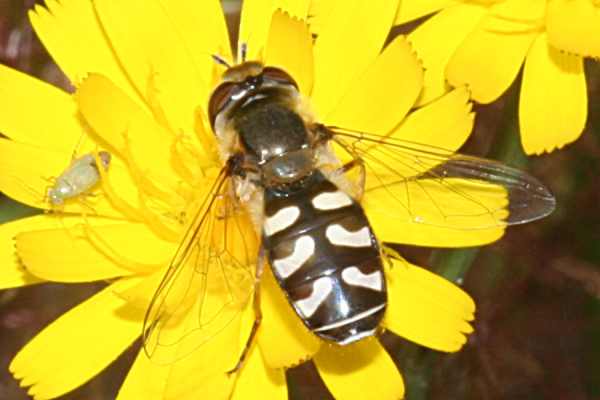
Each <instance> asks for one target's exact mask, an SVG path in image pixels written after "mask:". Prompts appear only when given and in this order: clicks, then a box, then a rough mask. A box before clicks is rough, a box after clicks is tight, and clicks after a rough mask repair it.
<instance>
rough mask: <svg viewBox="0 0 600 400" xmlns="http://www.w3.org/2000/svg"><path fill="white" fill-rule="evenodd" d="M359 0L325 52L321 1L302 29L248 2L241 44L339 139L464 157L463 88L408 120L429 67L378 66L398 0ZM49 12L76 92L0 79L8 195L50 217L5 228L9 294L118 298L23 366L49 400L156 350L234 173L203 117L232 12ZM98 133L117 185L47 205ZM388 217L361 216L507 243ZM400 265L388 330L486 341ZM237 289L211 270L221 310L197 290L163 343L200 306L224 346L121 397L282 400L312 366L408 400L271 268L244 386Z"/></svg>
mask: <svg viewBox="0 0 600 400" xmlns="http://www.w3.org/2000/svg"><path fill="white" fill-rule="evenodd" d="M282 3H283V2H282ZM346 3H347V2H340V6H339V10H340V12H339V13H334V14H331V15H330V17H329V18H320V19H319V23H320V24H321V25H319V32H318V38H317V39H316V40H315V41H314V42H313V38H312V35H311V32H309V30H308V28H307V26H306V24H305V22H304V21H305V20H306V18H307V16H308V15H316V14H315V13H317V12H318V9H316V8H315V9H311V8H310V7H311V5H310V4H309V3H308V2H306V1H300V0H298V1H288V2H285V8H284V9H285V10H286V11H287V12H288V13H289V14H290V15H291V16H292V17H293V18H291V17H289V16H288V15H287V14H284V13H281V12H277V13H275V14H273V12H274V10H275V5H273V4H271V2H264V1H258V0H256V1H246V2H245V3H244V8H243V12H242V19H241V26H240V41H241V42H243V43H247V45H248V58H249V59H255V60H259V61H262V62H264V63H265V64H268V65H275V66H280V67H282V68H284V69H285V70H286V71H288V72H289V73H290V74H291V75H293V76H294V77H295V78H296V80H297V81H298V82H299V86H300V88H301V91H302V93H303V94H304V95H305V96H307V97H309V98H310V102H311V104H312V106H313V108H314V111H315V113H316V114H317V115H318V116H319V117H320V121H322V122H324V123H327V124H332V125H340V126H345V127H351V128H354V129H359V130H361V129H362V130H365V131H369V132H376V133H377V132H379V133H384V134H388V135H391V136H395V137H401V138H404V139H407V140H413V141H418V142H420V143H425V144H427V143H429V144H433V145H437V146H440V147H444V148H447V149H451V150H452V149H457V148H459V147H460V146H461V145H462V144H463V142H464V141H465V140H466V138H467V136H468V134H469V132H470V130H471V127H472V123H473V115H472V113H471V112H470V105H469V104H468V93H467V92H466V90H465V89H457V90H455V91H453V92H451V93H449V94H447V95H445V96H443V97H441V98H440V99H439V100H437V101H435V102H432V103H431V104H430V105H428V106H426V107H423V108H421V109H418V110H416V111H413V112H409V111H410V109H411V108H412V107H413V106H414V104H415V102H416V101H417V98H418V95H419V93H420V91H421V89H422V85H423V76H422V69H421V65H420V64H419V63H418V61H417V60H416V58H415V56H414V54H413V53H412V51H411V49H410V47H409V46H408V44H407V42H406V40H405V39H404V38H403V37H399V38H397V39H395V40H394V41H393V42H392V43H391V44H390V45H389V46H388V47H387V48H386V49H385V50H384V51H383V52H382V53H381V49H382V47H383V43H384V41H385V39H386V37H387V35H388V32H389V29H390V27H391V26H392V22H393V18H394V15H395V10H396V7H397V2H396V1H390V2H381V3H378V4H375V3H368V4H367V3H364V2H362V1H357V2H356V6H355V7H346ZM46 7H47V8H43V7H41V6H37V7H36V8H35V10H34V11H32V12H31V14H30V18H31V22H32V24H33V26H34V28H35V30H36V32H37V34H38V35H39V37H40V39H41V40H42V42H43V43H44V45H45V46H46V48H47V49H48V51H49V52H50V54H52V56H53V57H54V59H55V61H56V63H57V64H58V65H59V66H60V68H61V69H62V70H63V71H64V72H65V73H66V74H67V76H68V77H69V79H70V80H71V82H72V83H73V84H74V86H75V87H76V88H77V93H76V95H75V96H71V95H70V94H68V93H65V92H63V91H61V90H59V89H57V88H55V87H52V86H50V85H48V84H46V83H43V82H40V81H37V80H36V79H34V78H32V77H29V76H26V75H24V74H21V73H19V72H17V71H15V70H12V69H10V68H7V67H4V66H0V93H1V94H2V95H1V96H0V109H2V110H3V111H4V112H3V115H2V118H0V131H2V132H3V133H5V134H6V135H7V136H8V137H9V139H10V140H9V139H0V169H1V170H2V174H0V190H1V191H2V192H4V193H6V194H7V195H9V196H11V197H12V198H14V199H16V200H18V201H21V202H23V203H26V204H28V205H30V206H33V207H37V208H40V209H45V210H48V209H50V210H52V212H51V213H46V214H42V215H38V216H34V217H30V218H26V219H22V220H19V221H15V222H11V223H8V224H4V225H2V226H1V227H0V239H2V240H1V242H0V243H3V245H2V246H4V247H3V248H2V250H3V251H2V252H0V257H1V260H2V264H3V266H4V267H3V268H2V270H1V272H0V288H8V287H18V286H24V285H28V284H34V283H39V282H44V281H57V282H86V281H108V282H109V284H108V286H107V287H106V288H105V289H104V290H102V291H100V292H99V293H98V294H96V295H95V296H93V297H92V298H90V299H88V300H86V301H85V302H83V303H81V304H80V305H78V306H76V307H75V308H73V309H72V310H70V311H68V312H67V313H65V314H64V315H63V316H61V317H60V318H58V319H57V320H56V321H54V322H53V323H52V324H50V325H49V326H48V327H47V328H46V329H44V330H43V331H42V332H41V333H39V334H38V336H36V337H35V338H34V339H33V340H31V341H30V342H29V343H28V344H27V345H26V346H25V347H24V348H23V349H22V350H21V351H20V352H19V354H18V355H17V356H16V357H15V359H14V360H13V361H12V363H11V365H10V370H11V371H12V373H13V374H14V376H15V377H16V378H17V379H19V380H20V381H21V385H22V386H27V387H29V393H30V394H31V395H32V396H33V397H34V398H36V399H49V398H54V397H57V396H60V395H62V394H64V393H66V392H69V391H70V390H72V389H74V388H76V387H78V386H80V385H82V384H83V383H84V382H86V381H88V380H89V379H91V378H93V377H94V376H95V375H96V374H98V373H99V372H100V371H101V370H102V369H104V368H105V367H106V366H107V365H109V364H110V363H111V362H112V361H113V360H114V359H115V358H116V357H118V355H119V354H121V353H122V352H123V351H124V350H125V349H126V348H127V347H129V346H130V345H131V344H132V343H134V341H135V340H136V339H138V338H139V336H140V334H141V329H142V328H141V327H142V322H143V319H144V313H145V309H146V307H147V305H148V303H149V302H150V300H151V298H152V295H153V293H154V290H155V289H156V287H157V286H158V283H159V282H160V279H161V277H162V276H163V275H164V273H165V271H166V268H167V266H168V265H169V263H170V262H171V259H172V257H173V255H174V254H175V252H176V250H177V248H178V245H179V243H180V242H181V239H182V236H183V235H184V233H185V229H184V228H185V226H186V225H187V224H189V223H190V220H192V218H193V216H194V215H195V213H196V210H197V209H198V208H199V207H200V206H199V204H200V203H201V201H202V200H203V199H204V196H205V195H206V193H207V192H208V188H209V187H210V186H211V184H212V182H213V181H214V178H215V176H216V173H217V171H218V170H219V168H220V167H221V165H220V163H219V161H218V158H217V157H216V143H215V141H214V138H213V134H212V132H211V131H210V125H209V124H207V121H206V111H205V107H206V105H207V102H208V98H209V95H210V93H211V90H212V89H213V88H214V86H215V85H216V84H217V83H218V81H219V76H220V73H221V72H222V69H221V67H220V66H219V65H217V64H216V63H215V62H214V60H213V59H212V57H211V56H212V55H219V56H221V57H224V58H225V59H228V60H232V55H231V50H230V44H229V39H228V35H227V29H226V26H225V21H224V18H223V15H222V11H221V9H220V6H219V3H218V2H217V1H216V0H214V1H196V0H182V1H178V2H166V1H161V0H144V1H142V0H129V1H112V0H94V1H93V2H92V1H87V0H61V1H60V2H58V1H55V0H48V1H47V5H46ZM321 15H323V14H321ZM83 132H85V134H86V135H87V136H86V137H87V139H86V140H84V141H83V145H82V148H79V151H80V152H86V151H95V150H96V149H98V148H101V149H104V150H108V151H110V152H111V154H112V155H113V157H112V162H111V164H110V167H109V168H108V170H107V171H106V172H104V171H103V170H102V169H101V172H102V182H101V185H100V187H99V188H97V190H96V191H95V192H94V193H93V196H84V197H83V198H81V199H73V200H71V201H67V202H66V204H65V205H64V207H61V208H59V209H53V208H52V207H50V205H49V204H48V203H47V202H46V201H45V200H44V195H43V194H44V193H45V192H46V188H47V186H48V180H47V178H49V177H56V176H58V175H59V174H60V173H61V171H63V170H64V169H65V167H66V166H67V165H68V161H69V159H70V158H71V156H72V152H73V149H74V148H76V147H77V143H79V142H80V138H81V135H82V133H83ZM434 194H435V193H434ZM384 202H385V199H384V198H383V197H377V196H370V197H369V196H368V195H366V196H365V199H364V202H363V206H364V207H365V211H366V213H367V216H368V217H369V220H370V221H371V224H372V226H373V227H374V230H375V232H376V234H377V235H378V238H379V239H380V240H381V241H382V242H402V243H409V244H420V245H425V246H442V247H461V246H473V245H478V244H483V243H489V242H491V241H493V240H495V239H497V238H498V237H499V236H501V235H502V229H489V230H485V231H470V230H460V229H458V230H448V229H444V228H441V227H436V226H426V225H419V224H415V223H411V221H412V219H411V216H410V215H408V213H407V215H406V218H404V219H398V218H396V219H394V218H392V219H390V217H389V215H387V213H386V212H385V203H384ZM382 204H383V205H382ZM424 207H431V208H433V207H434V204H432V203H426V204H425V205H424ZM457 207H460V204H458V205H457ZM430 211H431V212H435V210H430ZM240 218H241V219H240V222H239V225H238V228H237V230H236V231H235V232H231V233H232V235H234V236H230V237H229V238H230V239H232V240H235V239H238V240H239V241H238V242H235V241H234V242H233V243H240V245H239V248H240V249H239V250H240V252H242V251H244V250H251V251H249V252H248V254H249V255H248V256H247V260H246V261H247V262H248V263H249V264H251V263H252V262H255V260H256V256H255V255H256V248H257V246H258V243H257V238H256V237H255V235H254V232H253V231H252V228H251V225H250V223H249V222H248V221H244V220H242V219H243V216H242V217H240ZM12 238H15V243H16V251H17V255H18V259H17V257H15V253H14V248H13V243H12ZM213 239H214V238H207V240H213ZM394 264H396V265H395V267H394V268H391V267H390V266H389V265H388V266H386V270H385V272H386V279H387V283H388V290H389V294H388V295H389V304H388V310H387V314H386V317H385V320H384V323H383V325H384V327H385V329H388V330H390V331H391V332H394V333H396V334H398V335H400V336H402V337H404V338H406V339H408V340H411V341H414V342H416V343H419V344H421V345H424V346H427V347H430V348H433V349H436V350H440V351H446V352H453V351H457V350H459V349H460V348H461V347H462V346H463V345H464V343H465V341H466V335H467V334H469V333H470V332H471V331H472V328H471V326H470V324H469V322H468V321H471V320H472V319H473V314H474V311H475V306H474V304H473V301H472V300H471V298H470V297H469V296H468V295H467V294H465V293H464V292H463V291H461V290H460V289H459V288H457V287H455V286H454V285H453V284H451V283H450V282H447V281H445V280H444V279H442V278H440V277H437V276H435V275H434V274H432V273H429V272H427V271H426V270H424V269H422V268H419V267H416V266H412V265H409V264H407V263H404V262H394ZM229 267H231V266H225V268H229ZM242 271H244V270H242ZM187 272H188V273H192V274H193V272H194V270H193V268H188V269H187ZM240 275H241V276H240V278H241V281H243V280H244V275H243V274H240ZM188 277H191V275H189V276H188ZM192 279H193V277H192ZM180 282H181V280H180ZM183 282H185V280H183ZM227 283H229V284H230V283H231V282H227ZM224 285H225V283H224V282H223V279H222V277H221V276H220V273H219V271H218V270H216V269H213V270H211V271H209V276H208V289H206V290H205V291H204V293H205V296H204V297H202V296H200V292H198V296H197V297H195V303H194V304H191V305H189V307H187V305H186V307H183V310H184V311H185V312H183V314H184V315H183V316H182V320H180V321H179V324H176V325H175V326H172V327H170V328H172V331H171V332H166V333H165V334H173V335H174V336H173V337H176V336H177V334H180V333H181V330H185V329H186V324H187V323H189V322H190V321H192V322H194V323H197V321H195V320H194V318H197V315H198V314H197V313H194V312H193V310H195V307H199V306H200V305H199V304H198V303H199V301H200V300H202V301H203V302H204V303H203V304H202V307H204V309H203V312H206V313H208V314H211V313H212V314H211V315H213V316H217V318H227V323H226V324H222V325H221V326H220V328H222V329H219V332H216V333H218V334H215V335H213V336H214V337H212V338H211V339H210V340H206V341H205V342H204V343H201V344H197V345H195V347H197V348H194V349H193V350H194V351H190V352H189V354H188V352H187V350H189V349H183V350H181V349H179V348H177V346H173V350H174V351H176V352H178V351H180V350H181V352H182V354H183V353H185V355H186V357H181V358H180V359H178V360H176V361H175V362H171V363H166V365H165V364H162V363H155V362H153V361H152V360H149V359H148V358H147V356H146V355H145V354H144V352H140V354H139V356H138V357H137V359H136V361H135V363H134V365H133V367H132V369H131V371H130V372H129V374H128V376H127V378H126V380H125V382H124V384H123V386H122V388H121V390H120V392H119V396H118V399H121V400H123V399H125V400H127V399H136V400H137V399H171V398H173V399H186V398H198V396H202V397H204V398H208V399H220V398H229V396H230V394H231V393H233V395H232V396H233V398H239V399H248V398H254V397H256V396H257V393H260V396H261V397H263V398H268V399H277V398H282V399H283V398H287V388H286V383H285V369H286V368H289V367H291V366H294V365H297V364H298V363H300V362H303V361H304V360H308V359H312V360H313V361H314V363H315V364H316V367H317V369H318V371H319V373H320V375H321V377H322V378H323V380H324V382H325V384H326V385H327V387H328V389H329V390H330V391H331V392H332V393H333V395H334V396H335V397H336V398H338V399H363V398H366V397H373V398H378V399H398V398H401V397H402V396H403V392H404V388H403V381H402V378H401V375H400V374H399V372H398V371H397V369H396V367H395V366H394V363H393V362H392V360H391V358H390V357H389V355H388V354H387V353H386V352H385V350H384V349H383V347H382V346H381V345H380V344H379V342H378V340H377V339H376V338H371V339H368V340H363V341H361V342H359V343H357V344H353V345H350V346H348V347H344V348H342V347H336V346H332V345H329V344H324V343H322V342H321V341H320V340H318V339H317V338H316V337H315V336H314V335H312V334H311V333H310V332H309V331H308V330H307V329H306V328H305V327H304V325H303V324H302V322H301V321H300V320H299V319H298V317H297V316H296V315H295V314H294V313H293V311H292V309H291V308H290V306H289V304H288V303H287V301H286V299H285V297H284V295H283V293H282V292H281V290H280V289H279V288H278V287H277V284H276V282H275V280H274V279H273V276H272V274H271V273H270V272H269V271H267V272H266V273H265V274H264V276H263V281H262V282H261V287H262V289H261V293H262V300H261V310H262V314H263V320H262V324H261V326H260V328H259V331H258V336H257V339H256V343H255V344H254V345H253V347H252V348H251V351H250V354H249V357H248V360H247V363H246V364H245V366H244V367H243V368H242V369H241V370H240V372H239V373H238V374H237V375H238V376H236V375H233V376H230V375H228V374H227V373H226V372H227V371H230V370H231V369H232V368H233V367H234V366H235V363H236V362H237V361H238V358H239V354H240V352H241V349H242V347H243V346H244V344H245V341H246V339H247V337H248V332H249V329H250V326H251V325H252V319H253V310H252V307H251V306H250V304H251V301H248V299H247V298H244V297H243V296H242V298H241V300H239V301H238V302H234V303H231V304H229V305H230V306H231V305H232V306H233V307H229V308H228V309H227V310H225V311H223V312H221V311H220V308H219V307H220V306H222V305H223V304H222V303H221V302H222V300H223V298H222V297H223V296H229V295H232V293H231V292H230V289H227V288H225V287H224ZM194 295H195V292H194V294H191V296H192V297H193V296H194ZM213 303H214V304H213ZM203 315H204V314H203ZM178 330H179V331H178ZM186 345H187V342H186Z"/></svg>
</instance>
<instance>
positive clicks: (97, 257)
mask: <svg viewBox="0 0 600 400" xmlns="http://www.w3.org/2000/svg"><path fill="white" fill-rule="evenodd" d="M72 220H74V221H72ZM72 220H69V221H68V224H69V225H70V226H67V225H66V224H65V226H64V227H60V228H54V229H36V230H30V231H26V232H22V233H20V234H19V235H17V237H16V247H17V252H18V255H19V257H20V259H21V261H22V262H23V265H24V266H25V267H26V268H27V270H28V271H29V272H31V273H32V274H34V275H35V276H38V277H40V278H43V279H46V280H49V281H59V282H89V281H96V280H102V279H110V278H115V277H120V276H126V275H130V274H133V273H142V274H143V273H149V272H152V271H154V270H156V269H159V268H162V267H163V266H164V265H166V264H167V263H168V262H169V260H170V259H171V258H172V257H173V254H174V253H175V250H176V245H174V244H172V243H169V242H164V241H162V240H159V239H158V238H157V237H156V236H155V235H154V234H153V233H152V232H151V231H150V230H149V229H148V228H147V227H146V226H145V225H142V224H133V223H120V224H115V222H114V220H107V219H100V218H91V217H87V218H80V219H79V220H77V219H76V218H72ZM57 222H59V221H57ZM132 239H133V240H132Z"/></svg>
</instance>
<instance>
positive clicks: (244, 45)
mask: <svg viewBox="0 0 600 400" xmlns="http://www.w3.org/2000/svg"><path fill="white" fill-rule="evenodd" d="M247 54H248V43H246V42H244V43H242V44H240V56H241V60H242V62H245V61H246V55H247Z"/></svg>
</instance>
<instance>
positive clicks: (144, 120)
mask: <svg viewBox="0 0 600 400" xmlns="http://www.w3.org/2000/svg"><path fill="white" fill-rule="evenodd" d="M76 100H77V104H78V105H79V110H80V112H81V114H82V116H83V117H84V118H85V120H86V122H87V123H89V125H90V126H91V128H92V129H93V130H94V133H95V134H96V135H98V137H99V139H100V140H101V142H103V143H105V144H106V145H107V147H108V148H109V149H110V150H111V151H112V152H113V153H115V155H118V156H119V157H120V158H122V159H128V158H131V159H130V160H129V162H128V164H129V163H132V162H135V163H136V164H137V166H138V169H139V170H140V171H144V173H146V172H147V176H148V177H149V178H151V179H153V180H155V181H156V182H160V183H162V184H163V185H168V184H169V183H170V184H172V185H173V187H175V186H176V185H177V183H176V177H175V176H174V173H173V171H172V168H171V164H170V160H169V158H170V157H167V156H165V151H166V150H165V149H166V148H168V146H170V145H171V143H172V140H173V137H172V136H171V135H170V134H169V133H168V132H167V131H166V130H165V129H163V128H161V127H160V126H159V125H158V124H157V123H156V121H155V120H154V119H153V118H152V117H151V115H149V114H148V113H147V112H145V111H144V109H143V108H140V107H139V106H138V105H137V104H136V103H135V102H133V101H132V100H131V99H130V98H129V97H128V96H127V95H126V94H125V93H124V92H122V91H121V90H120V89H119V88H118V87H117V86H115V85H114V84H113V83H112V82H111V81H110V80H109V79H108V78H106V77H104V76H102V75H95V74H93V75H90V76H89V77H88V78H87V79H85V80H84V81H83V82H82V83H81V86H80V87H79V89H78V91H77V95H76Z"/></svg>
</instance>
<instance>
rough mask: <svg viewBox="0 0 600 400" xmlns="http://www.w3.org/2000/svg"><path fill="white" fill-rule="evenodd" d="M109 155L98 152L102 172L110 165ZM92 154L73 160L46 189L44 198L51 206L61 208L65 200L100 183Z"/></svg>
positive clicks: (104, 152)
mask: <svg viewBox="0 0 600 400" xmlns="http://www.w3.org/2000/svg"><path fill="white" fill-rule="evenodd" d="M110 158H111V156H110V153H109V152H107V151H99V152H98V159H99V160H100V162H101V167H102V168H104V170H107V169H108V166H109V164H110ZM98 168H99V167H98V165H97V164H96V159H95V157H94V154H93V153H87V154H84V155H83V156H81V157H79V158H76V159H74V160H73V161H72V162H71V164H70V165H69V166H68V167H67V168H66V169H65V170H64V171H63V173H62V174H60V175H59V176H58V177H57V178H56V179H55V180H54V182H53V184H52V187H50V188H48V192H47V193H46V196H47V198H48V202H49V203H50V204H51V205H52V206H57V207H58V206H62V205H63V204H64V202H65V200H68V199H72V198H75V197H77V196H80V195H82V194H85V193H87V192H88V191H89V190H91V189H92V188H93V187H94V186H95V185H96V184H97V183H98V182H99V181H100V172H99V171H98Z"/></svg>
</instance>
